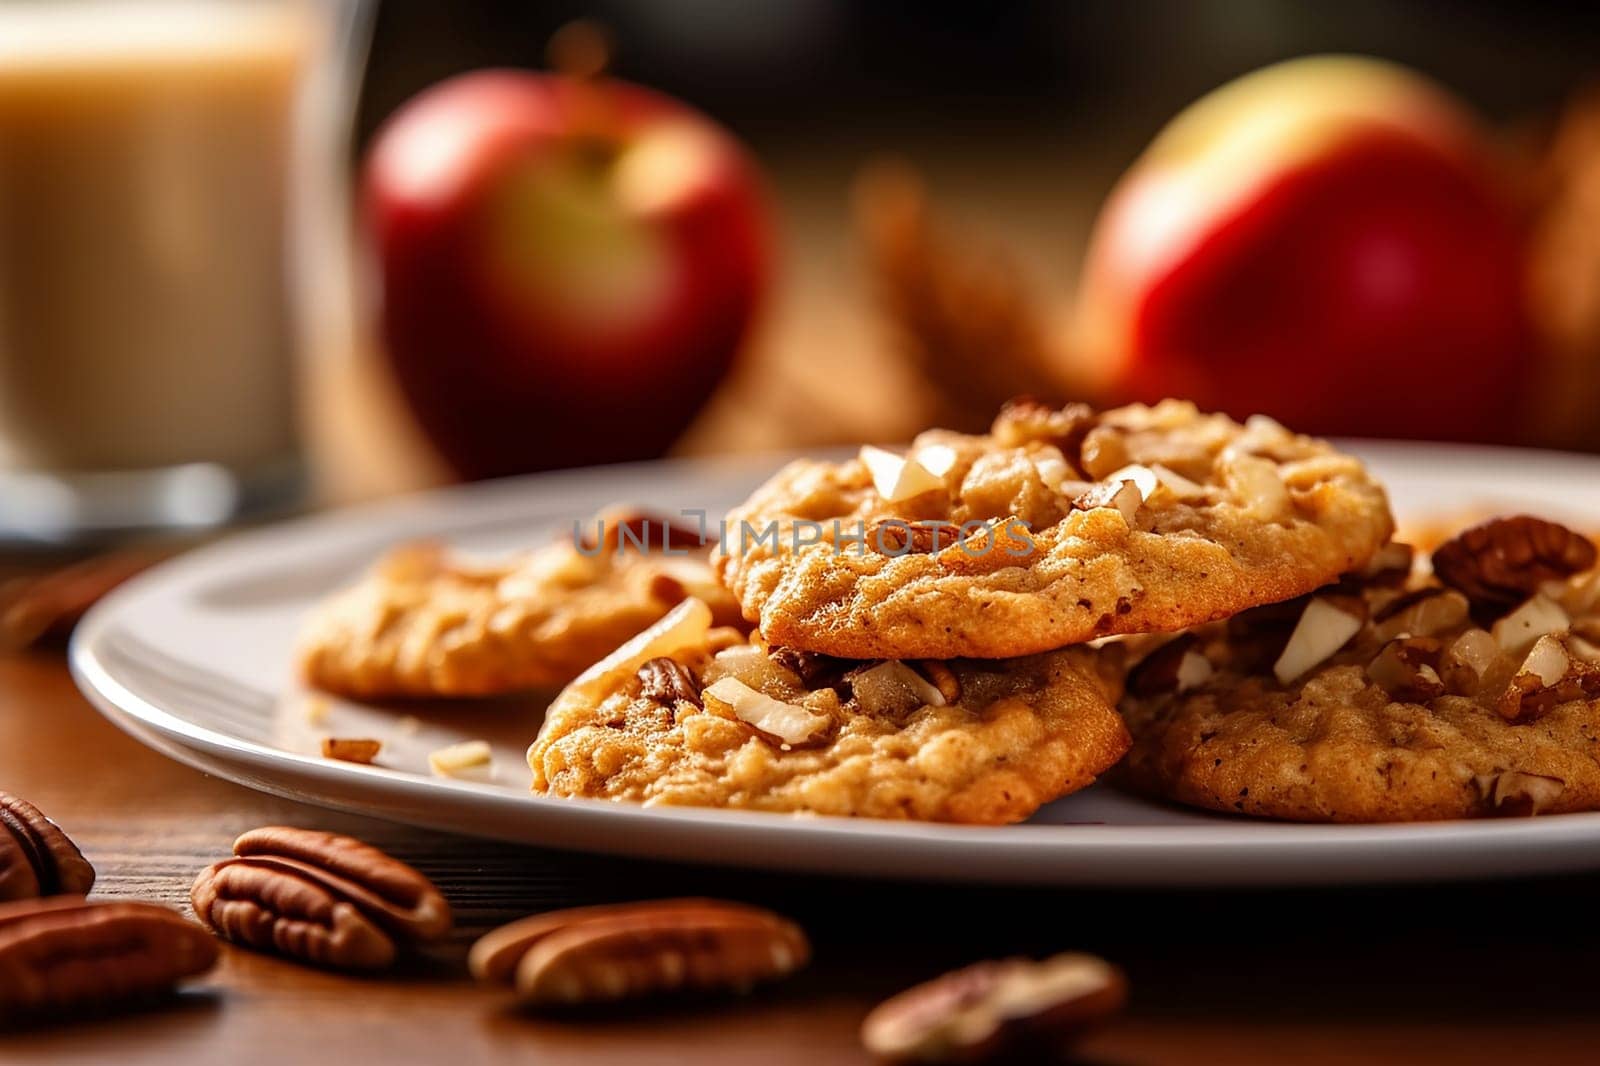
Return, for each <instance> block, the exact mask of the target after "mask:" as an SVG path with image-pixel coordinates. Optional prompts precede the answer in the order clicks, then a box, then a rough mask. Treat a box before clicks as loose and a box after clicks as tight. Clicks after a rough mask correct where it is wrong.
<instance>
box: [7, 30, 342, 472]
mask: <svg viewBox="0 0 1600 1066" xmlns="http://www.w3.org/2000/svg"><path fill="white" fill-rule="evenodd" d="M325 21H326V19H323V18H319V17H318V14H317V11H316V10H315V9H314V8H312V7H308V6H305V5H300V4H294V3H250V2H227V0H215V2H204V0H185V2H157V3H107V2H96V0H90V2H82V3H72V2H66V3H63V2H59V0H58V2H52V3H26V2H25V3H16V2H12V3H0V471H11V472H21V471H29V472H59V473H69V474H70V473H72V472H80V471H110V470H127V469H134V468H150V467H160V466H168V465H174V464H181V463H190V462H202V461H203V462H217V463H221V464H225V465H227V466H229V467H231V468H234V469H236V470H239V471H249V470H251V469H253V468H258V467H262V466H266V465H269V464H273V463H280V462H281V461H283V460H286V459H289V458H291V457H292V456H293V455H294V453H295V450H296V439H295V432H294V413H293V404H292V392H293V387H292V352H293V349H294V347H295V330H296V325H295V320H294V318H293V316H292V314H291V311H292V308H291V299H290V292H291V290H290V288H289V281H288V276H289V272H288V269H287V265H286V257H287V252H286V242H287V239H288V238H287V233H288V231H289V227H288V219H287V212H288V210H289V192H290V189H291V187H292V175H293V174H294V173H295V152H296V151H297V145H296V132H295V131H296V128H297V127H296V107H297V106H298V103H299V102H300V96H301V93H300V89H301V86H302V84H303V82H304V79H305V78H306V76H307V72H308V71H309V70H310V68H311V65H312V64H313V61H314V59H315V56H316V54H317V52H318V50H319V49H320V48H321V47H322V46H323V40H322V38H323V37H324V36H325V35H324V34H323V33H322V32H321V29H320V27H321V24H322V23H323V22H325Z"/></svg>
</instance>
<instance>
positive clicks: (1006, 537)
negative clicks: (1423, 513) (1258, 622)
mask: <svg viewBox="0 0 1600 1066" xmlns="http://www.w3.org/2000/svg"><path fill="white" fill-rule="evenodd" d="M1392 528H1393V522H1392V519H1391V518H1390V515H1389V507H1388V502H1387V500H1386V499H1385V496H1384V493H1383V490H1382V488H1380V487H1379V486H1378V485H1377V484H1376V483H1375V482H1374V481H1373V480H1372V479H1371V477H1369V476H1368V474H1367V472H1366V470H1365V469H1364V468H1363V467H1362V465H1361V463H1359V462H1358V461H1357V460H1355V459H1353V458H1351V457H1349V456H1347V455H1344V454H1342V453H1340V452H1337V451H1335V450H1334V449H1333V448H1331V447H1330V446H1328V445H1327V444H1325V443H1323V442H1321V441H1317V440H1312V439H1311V438H1308V437H1302V436H1296V435H1295V434H1292V433H1290V432H1289V431H1287V430H1285V429H1284V428H1283V427H1281V426H1279V425H1278V424H1277V423H1275V422H1272V421H1271V420H1269V419H1261V418H1256V419H1251V420H1250V422H1249V423H1248V424H1246V425H1239V424H1238V423H1236V422H1233V421H1231V420H1229V419H1228V418H1225V417H1223V416H1221V415H1203V414H1201V413H1200V412H1198V411H1197V410H1195V408H1194V406H1193V405H1191V404H1187V403H1179V402H1176V401H1167V402H1165V403H1162V404H1158V405H1157V406H1155V407H1144V406H1132V407H1123V408H1118V409H1115V410H1110V411H1104V412H1099V413H1096V412H1094V411H1092V410H1090V409H1089V408H1087V407H1083V406H1082V405H1072V406H1069V407H1067V408H1065V409H1062V410H1059V411H1058V410H1054V409H1052V408H1050V407H1047V406H1045V405H1042V404H1038V403H1035V402H1031V401H1019V402H1015V403H1013V404H1010V405H1008V406H1007V408H1006V409H1005V410H1004V411H1002V412H1001V414H1000V416H999V417H998V418H997V419H996V421H995V423H994V426H993V428H992V430H991V432H990V433H989V434H988V435H986V436H967V435H963V434H957V433H949V432H945V431H938V430H935V431H931V432H928V433H924V434H922V435H921V436H919V437H918V438H917V439H916V441H915V442H914V443H913V445H912V448H911V451H910V453H909V454H908V455H906V456H904V457H901V456H895V455H893V454H890V453H885V452H881V451H879V450H877V449H870V448H868V449H862V454H861V456H860V457H858V458H855V459H852V460H849V461H848V462H844V463H824V462H816V461H810V460H801V461H798V462H795V463H791V464H790V465H789V466H787V467H785V468H784V469H783V470H782V471H780V472H779V473H778V474H777V475H776V476H774V477H773V478H772V479H771V480H770V481H768V482H767V483H766V484H765V485H763V486H762V487H761V488H760V489H758V490H756V492H755V494H754V495H753V496H751V497H750V499H749V500H747V501H746V502H745V503H744V504H742V505H741V506H739V507H737V508H735V509H734V510H733V511H732V512H731V513H730V514H729V516H728V523H727V527H726V530H725V532H724V536H723V543H722V545H721V547H720V548H719V552H718V555H717V557H716V565H717V567H718V572H719V574H720V575H721V576H722V578H723V580H724V582H725V583H726V584H727V585H728V587H729V588H731V589H732V590H733V592H734V595H735V596H736V597H737V598H738V600H739V602H740V605H741V606H742V607H743V609H744V613H745V617H746V618H748V619H749V620H751V621H753V622H756V623H757V624H758V626H759V628H760V629H761V631H762V633H764V634H765V635H766V636H767V638H768V639H769V640H771V641H772V642H773V643H775V644H780V645H786V646H792V647H797V648H805V649H808V650H812V651H819V652H824V653H826V654H829V655H841V656H849V657H853V658H912V657H915V658H934V659H949V658H957V657H962V656H975V657H985V658H1005V657H1011V656H1018V655H1027V654H1032V653H1035V652H1040V651H1047V650H1049V649H1052V648H1059V647H1062V646H1063V645H1066V644H1072V643H1078V642H1082V641H1087V640H1090V639H1092V638H1096V637H1103V636H1107V635H1110V634H1118V633H1138V632H1149V631H1155V630H1174V629H1182V628H1184V627H1187V626H1191V625H1195V624H1198V623H1202V622H1205V621H1209V620H1211V619H1215V618H1221V617H1225V616H1227V615H1229V614H1233V613H1235V612H1237V611H1240V610H1243V609H1245V608H1247V607H1251V606H1254V605H1256V604H1260V603H1269V602H1273V601H1277V600H1283V599H1286V598H1288V597H1291V596H1297V595H1299V594H1301V593H1304V592H1307V591H1309V590H1311V589H1314V588H1316V587H1318V586H1319V585H1322V584H1324V583H1326V582H1328V581H1330V580H1332V579H1333V578H1335V577H1336V576H1338V575H1339V574H1341V573H1343V572H1345V571H1347V570H1350V569H1352V568H1355V567H1359V566H1361V565H1363V564H1364V563H1365V562H1366V561H1367V559H1368V558H1369V557H1370V556H1371V555H1372V553H1373V552H1374V551H1375V550H1377V548H1378V547H1379V546H1380V545H1381V544H1383V543H1384V541H1385V540H1386V539H1387V538H1388V536H1389V534H1390V531H1391V530H1392Z"/></svg>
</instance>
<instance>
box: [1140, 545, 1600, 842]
mask: <svg viewBox="0 0 1600 1066" xmlns="http://www.w3.org/2000/svg"><path fill="white" fill-rule="evenodd" d="M1398 550H1399V549H1398V548H1396V547H1393V546H1391V547H1390V548H1388V549H1386V553H1391V552H1397V551H1398ZM1433 561H1434V569H1435V570H1436V571H1437V576H1433V575H1430V574H1427V573H1425V572H1424V573H1421V574H1418V575H1416V576H1412V577H1410V578H1408V579H1407V581H1406V582H1405V583H1404V584H1402V585H1398V586H1395V585H1391V584H1390V583H1389V582H1386V581H1383V580H1374V579H1372V577H1370V576H1368V577H1366V578H1364V579H1358V578H1347V579H1346V580H1344V581H1343V582H1341V583H1340V584H1339V585H1336V586H1333V587H1331V588H1329V589H1327V590H1323V591H1321V592H1319V593H1317V594H1315V595H1313V596H1310V597H1304V598H1302V599H1300V600H1297V601H1294V602H1292V603H1290V604H1286V605H1277V606H1274V607H1270V608H1259V609H1257V610H1255V611H1251V612H1247V613H1245V614H1243V615H1241V616H1239V617H1237V618H1235V619H1231V620H1230V621H1229V622H1228V623H1226V624H1214V625H1210V626H1205V627H1201V628H1199V629H1197V630H1195V631H1193V632H1191V633H1188V634H1184V635H1182V636H1179V637H1178V638H1176V639H1175V640H1173V641H1170V642H1168V643H1166V644H1163V645H1161V646H1160V647H1159V648H1157V649H1156V650H1155V651H1154V652H1152V653H1151V654H1150V655H1149V656H1147V657H1146V658H1144V659H1143V660H1142V661H1141V662H1140V663H1139V664H1138V665H1137V666H1136V667H1135V668H1134V669H1133V671H1132V672H1131V673H1130V675H1129V678H1128V693H1127V695H1126V696H1125V697H1124V699H1123V701H1122V709H1123V712H1124V716H1125V717H1126V719H1127V722H1128V726H1129V728H1130V729H1131V730H1132V732H1133V735H1134V746H1133V750H1132V751H1131V752H1130V753H1129V755H1128V758H1127V760H1126V761H1125V762H1124V763H1123V765H1122V766H1121V767H1119V768H1118V774H1119V776H1120V779H1121V780H1123V781H1125V782H1127V783H1129V784H1131V785H1133V786H1134V787H1136V788H1138V789H1140V790H1142V791H1146V792H1150V793H1154V794H1156V795H1159V796H1163V797H1166V798H1169V799H1173V800H1177V801H1180V802H1183V803H1188V804H1193V805H1195V806H1200V807H1208V808H1211V809H1213V810H1218V811H1227V812H1230V813H1239V814H1248V815H1257V816H1261V817H1267V818H1283V819H1291V820H1295V821H1319V822H1389V821H1419V820H1429V819H1442V818H1472V817H1483V816H1492V815H1504V814H1530V813H1548V812H1567V811H1585V810H1595V809H1600V647H1597V646H1596V644H1595V643H1594V641H1595V639H1596V638H1597V637H1600V632H1597V630H1600V572H1597V571H1596V570H1595V569H1594V562H1595V550H1594V547H1593V545H1592V544H1591V543H1590V542H1589V541H1588V540H1586V539H1585V538H1583V537H1581V536H1578V535H1577V534H1575V533H1571V532H1569V531H1567V530H1564V529H1562V528H1561V527H1559V526H1555V525H1554V524H1553V523H1546V522H1540V521H1539V520H1537V519H1532V518H1527V517H1521V518H1515V519H1498V520H1495V521H1492V522H1489V523H1486V524H1485V525H1484V526H1481V527H1478V528H1477V529H1475V530H1471V531H1468V532H1467V533H1464V534H1462V535H1461V536H1458V537H1457V538H1455V539H1454V540H1451V541H1448V542H1446V543H1445V544H1443V545H1441V546H1440V547H1439V548H1438V549H1437V550H1436V551H1435V552H1434V556H1433ZM1419 569H1425V568H1419ZM1513 592H1515V595H1512V593H1513Z"/></svg>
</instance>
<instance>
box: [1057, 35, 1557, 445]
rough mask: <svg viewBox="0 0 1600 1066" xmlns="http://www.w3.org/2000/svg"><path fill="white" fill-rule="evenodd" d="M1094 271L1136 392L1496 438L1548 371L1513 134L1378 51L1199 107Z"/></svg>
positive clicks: (1410, 430)
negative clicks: (1513, 162)
mask: <svg viewBox="0 0 1600 1066" xmlns="http://www.w3.org/2000/svg"><path fill="white" fill-rule="evenodd" d="M1080 292H1081V300H1080V304H1079V309H1078V314H1077V316H1076V320H1075V321H1076V324H1077V334H1076V341H1077V354H1078V356H1079V357H1080V358H1085V359H1086V362H1087V363H1088V364H1089V366H1090V368H1091V371H1092V372H1093V373H1095V374H1097V375H1098V376H1099V380H1100V384H1101V385H1102V388H1103V391H1105V392H1106V393H1107V394H1108V395H1110V396H1113V397H1115V398H1119V399H1142V400H1154V399H1158V398H1160V397H1162V396H1168V395H1178V396H1185V397H1188V398H1190V399H1193V400H1195V401H1196V402H1197V403H1199V404H1200V406H1201V407H1203V408H1210V409H1215V410H1222V411H1227V412H1229V413H1231V414H1234V415H1236V416H1244V415H1248V414H1251V413H1254V412H1258V411H1260V412H1264V413H1267V414H1271V415H1274V416H1276V417H1278V418H1280V419H1282V420H1283V421H1285V422H1287V423H1288V424H1290V425H1292V426H1295V427H1296V428H1299V429H1305V430H1308V431H1312V432H1319V433H1321V432H1334V433H1350V434H1367V435H1374V436H1392V437H1413V438H1440V439H1465V440H1473V439H1493V438H1496V437H1499V436H1501V435H1503V434H1504V433H1506V432H1508V431H1510V430H1511V429H1512V428H1513V424H1512V418H1513V416H1514V411H1515V407H1516V404H1517V402H1518V398H1519V397H1520V396H1521V395H1522V394H1523V392H1524V386H1525V383H1526V382H1528V381H1529V380H1530V378H1531V377H1532V374H1531V371H1530V368H1529V367H1528V366H1527V365H1526V364H1527V361H1528V360H1529V359H1531V358H1533V356H1532V354H1531V350H1530V344H1529V329H1528V323H1527V320H1526V314H1525V309H1524V303H1523V294H1522V247H1521V236H1520V234H1519V230H1518V225H1517V221H1516V216H1515V212H1514V208H1513V206H1512V203H1511V201H1510V200H1509V198H1508V197H1507V196H1506V195H1505V193H1504V192H1503V191H1502V189H1501V188H1500V187H1499V185H1498V184H1497V177H1496V173H1495V169H1494V162H1493V153H1492V150H1491V148H1490V147H1489V145H1488V144H1487V142H1486V140H1485V138H1484V136H1483V135H1482V134H1481V133H1480V132H1479V130H1478V129H1477V128H1476V126H1475V123H1474V121H1473V118H1472V116H1471V115H1470V114H1469V113H1468V112H1467V110H1466V109H1465V108H1464V107H1463V106H1461V105H1460V104H1459V103H1457V102H1456V101H1455V100H1453V99H1452V98H1451V97H1449V96H1448V95H1446V94H1445V93H1444V92H1443V91H1442V90H1440V89H1438V88H1437V87H1435V86H1434V85H1433V84H1432V83H1430V82H1428V81H1427V80H1425V79H1424V78H1422V77H1420V76H1418V75H1416V74H1413V73H1411V72H1409V71H1407V70H1404V69H1402V68H1399V67H1396V66H1393V65H1390V64H1387V63H1382V62H1379V61H1376V60H1369V59H1359V58H1353V57H1348V58H1347V57H1317V58H1310V59H1301V60H1294V61H1291V62H1288V63H1284V64H1280V65H1278V66H1275V67H1269V68H1267V69H1265V70H1262V71H1258V72H1256V73H1254V74H1251V75H1248V76H1246V77H1244V78H1242V79H1240V80H1238V81H1236V82H1234V83H1232V84H1230V85H1227V86H1224V87H1223V88H1221V89H1219V90H1217V91H1215V92H1213V93H1212V94H1210V95H1209V96H1207V97H1204V98H1203V99H1201V100H1200V101H1198V102H1197V103H1195V104H1194V105H1192V106H1191V107H1189V108H1188V109H1187V110H1186V111H1184V112H1183V113H1181V114H1180V115H1179V116H1178V117H1177V118H1176V119H1174V120H1173V121H1172V122H1171V123H1170V124H1169V125H1168V126H1167V127H1166V129H1165V130H1163V131H1162V132H1161V134H1160V135H1159V136H1158V137H1157V138H1156V139H1155V141H1154V142H1153V143H1152V144H1151V145H1150V146H1149V148H1148V149H1147V150H1146V151H1145V153H1144V154H1143V156H1142V157H1141V158H1140V159H1139V160H1138V162H1137V163H1136V164H1135V165H1134V166H1133V168H1132V169H1131V170H1130V171H1129V172H1128V174H1127V175H1126V176H1125V177H1124V178H1123V179H1122V181H1121V182H1120V184H1119V185H1118V186H1117V187H1116V189H1115V190H1114V191H1113V193H1112V195H1111V197H1110V199H1109V200H1108V201H1107V203H1106V206H1105V208H1104V209H1103V211H1102V213H1101V216H1100V218H1099V220H1098V222H1097V223H1096V226H1095V230H1094V234H1093V237H1092V239H1091V242H1090V249H1089V254H1088V258H1087V260H1086V263H1085V270H1084V277H1083V284H1082V287H1081V290H1080Z"/></svg>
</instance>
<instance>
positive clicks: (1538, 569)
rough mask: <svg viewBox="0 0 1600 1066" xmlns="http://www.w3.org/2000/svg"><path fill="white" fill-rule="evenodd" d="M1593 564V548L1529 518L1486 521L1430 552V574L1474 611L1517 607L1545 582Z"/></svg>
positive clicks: (1584, 539)
mask: <svg viewBox="0 0 1600 1066" xmlns="http://www.w3.org/2000/svg"><path fill="white" fill-rule="evenodd" d="M1594 564H1595V546H1594V544H1593V543H1592V542H1591V541H1590V540H1589V539H1588V538H1587V537H1584V536H1582V535H1581V534H1578V533H1574V532H1573V531H1572V530H1570V529H1568V528H1567V527H1566V526H1563V525H1559V524H1557V523H1555V522H1549V521H1546V520H1544V519H1542V518H1534V517H1533V516H1531V515H1516V516H1514V517H1510V518H1494V519H1491V520H1489V521H1487V522H1484V523H1482V524H1481V525H1476V526H1473V527H1472V528H1471V529H1467V530H1463V531H1462V532H1461V533H1459V534H1457V535H1456V536H1455V537H1454V538H1453V539H1451V540H1447V541H1445V542H1444V543H1443V544H1441V545H1439V547H1437V548H1435V549H1434V552H1433V572H1434V574H1435V575H1437V576H1438V578H1439V580H1440V581H1442V582H1444V583H1445V584H1446V585H1449V586H1451V587H1452V588H1456V589H1460V590H1461V591H1462V592H1464V593H1466V595H1467V598H1468V599H1470V600H1471V601H1472V602H1473V604H1474V605H1477V606H1481V607H1490V608H1506V607H1511V606H1513V605H1515V604H1518V603H1521V602H1522V601H1523V600H1525V599H1527V598H1528V597H1529V596H1532V595H1533V594H1534V593H1535V592H1537V591H1539V586H1540V585H1542V584H1543V583H1544V582H1546V581H1555V580H1559V579H1561V578H1566V577H1570V576H1572V575H1573V574H1576V573H1578V572H1580V571H1583V570H1588V569H1589V568H1590V567H1592V566H1594Z"/></svg>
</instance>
